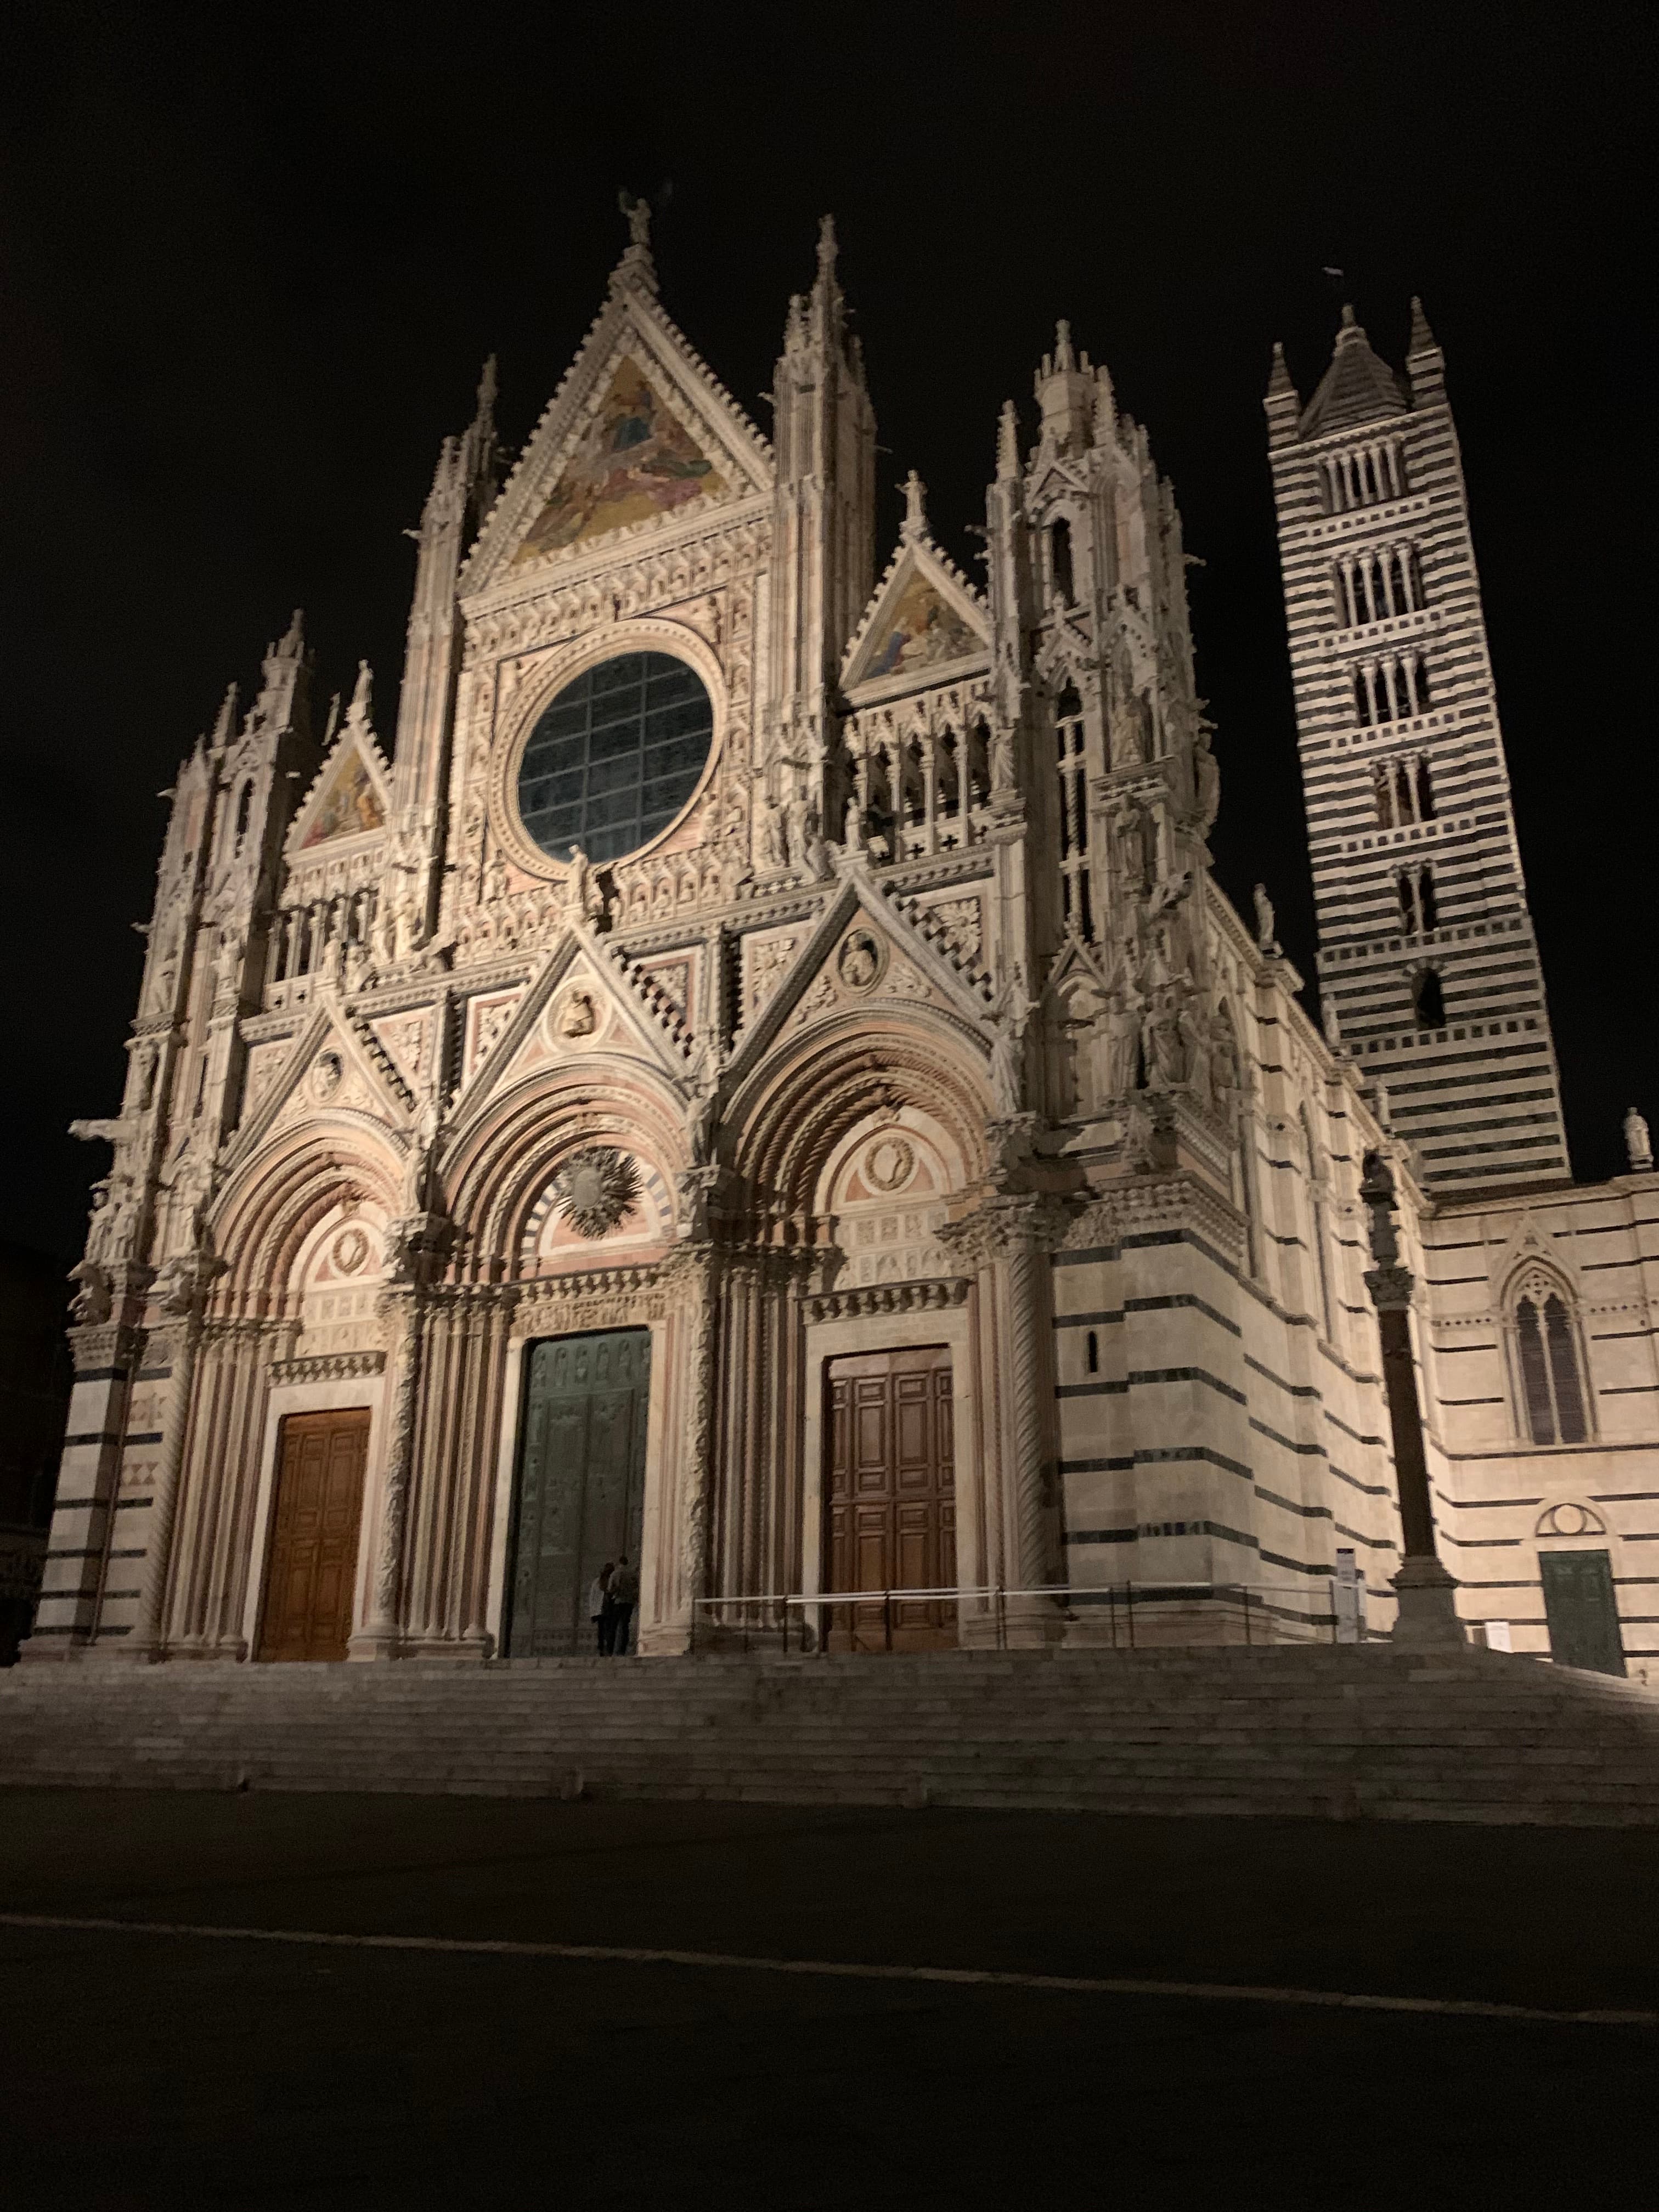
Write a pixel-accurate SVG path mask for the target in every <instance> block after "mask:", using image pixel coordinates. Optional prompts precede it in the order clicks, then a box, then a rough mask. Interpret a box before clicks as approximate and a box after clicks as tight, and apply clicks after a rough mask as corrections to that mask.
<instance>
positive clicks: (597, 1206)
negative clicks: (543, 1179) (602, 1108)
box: [553, 1145, 640, 1237]
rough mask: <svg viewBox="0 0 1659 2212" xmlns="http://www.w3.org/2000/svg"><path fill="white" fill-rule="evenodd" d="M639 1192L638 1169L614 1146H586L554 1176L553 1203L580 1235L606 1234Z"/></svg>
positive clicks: (571, 1157)
mask: <svg viewBox="0 0 1659 2212" xmlns="http://www.w3.org/2000/svg"><path fill="white" fill-rule="evenodd" d="M639 1194H640V1171H639V1169H638V1168H637V1167H636V1166H635V1163H634V1162H633V1161H632V1160H631V1159H630V1158H629V1156H628V1154H627V1153H626V1152H618V1151H617V1148H616V1146H614V1145H585V1146H583V1147H582V1149H581V1150H580V1152H572V1153H571V1155H570V1157H569V1158H568V1159H567V1160H566V1162H565V1163H564V1165H563V1166H562V1168H561V1169H560V1170H559V1171H558V1173H557V1175H556V1176H554V1178H553V1203H554V1205H555V1206H556V1209H557V1211H558V1212H559V1213H560V1215H561V1216H562V1218H564V1219H565V1220H566V1221H568V1223H569V1224H570V1226H571V1227H572V1228H573V1229H574V1231H575V1232H576V1234H577V1235H578V1236H579V1237H608V1236H609V1235H610V1234H611V1231H612V1230H613V1229H614V1228H615V1227H616V1225H617V1223H618V1222H619V1221H620V1220H621V1219H622V1218H623V1215H624V1214H625V1213H631V1212H633V1210H634V1204H635V1200H636V1199H637V1198H638V1197H639Z"/></svg>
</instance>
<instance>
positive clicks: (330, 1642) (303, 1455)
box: [255, 1406, 369, 1659]
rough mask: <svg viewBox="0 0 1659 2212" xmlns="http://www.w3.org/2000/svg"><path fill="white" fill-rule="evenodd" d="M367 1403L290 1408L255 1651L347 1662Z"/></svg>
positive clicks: (268, 1656)
mask: <svg viewBox="0 0 1659 2212" xmlns="http://www.w3.org/2000/svg"><path fill="white" fill-rule="evenodd" d="M368 1420H369V1409H368V1407H367V1406H353V1407H349V1408H348V1409H347V1410H346V1411H345V1412H344V1413H290V1414H289V1417H288V1419H286V1420H285V1421H284V1422H283V1426H282V1433H281V1436H280V1438H279V1440H278V1445H277V1460H276V1498H275V1499H274V1501H273V1503H272V1506H271V1538H270V1572H269V1573H268V1574H267V1576H266V1577H265V1603H264V1618H263V1620H262V1622H261V1625H260V1631H259V1643H258V1650H257V1652H256V1654H255V1656H256V1657H258V1658H260V1659H343V1658H344V1657H345V1656H346V1644H347V1641H348V1639H349V1637H350V1634H351V1607H352V1598H353V1594H354V1592H355V1590H356V1583H357V1539H358V1534H359V1532H360V1530H361V1528H362V1518H363V1470H364V1468H366V1467H367V1465H368Z"/></svg>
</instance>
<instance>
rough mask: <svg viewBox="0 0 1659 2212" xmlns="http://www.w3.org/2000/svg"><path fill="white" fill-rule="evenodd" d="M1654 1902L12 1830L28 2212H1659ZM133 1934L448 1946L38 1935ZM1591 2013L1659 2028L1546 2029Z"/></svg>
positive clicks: (1024, 1830)
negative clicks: (604, 2211) (543, 2210)
mask: <svg viewBox="0 0 1659 2212" xmlns="http://www.w3.org/2000/svg"><path fill="white" fill-rule="evenodd" d="M1656 1876H1659V1832H1655V1831H1652V1830H1624V1831H1605V1830H1603V1831H1596V1830H1577V1831H1572V1832H1566V1831H1560V1830H1542V1829H1522V1828H1502V1829H1492V1828H1477V1827H1473V1826H1459V1827H1446V1826H1434V1827H1426V1826H1422V1827H1420V1826H1401V1825H1386V1826H1385V1825H1380V1824H1370V1823H1363V1822H1362V1823H1353V1824H1347V1825H1336V1824H1328V1823H1316V1822H1290V1821H1269V1820H1252V1821H1236V1822H1235V1821H1225V1820H1217V1821H1205V1820H1187V1821H1158V1820H1108V1819H1103V1818H1100V1817H1097V1816H1092V1815H1087V1814H1013V1813H1004V1812H994V1813H993V1812H971V1811H959V1812H949V1811H919V1812H898V1811H892V1810H883V1811H857V1810H847V1809H838V1810H820V1809H816V1808H814V1809H810V1810H809V1809H803V1808H787V1807H750V1806H745V1807H735V1806H714V1805H696V1806H686V1805H666V1804H654V1805H653V1804H616V1803H568V1804H565V1803H556V1802H555V1803H549V1802H511V1803H502V1802H489V1801H483V1800H478V1799H471V1800H462V1799H453V1798H451V1799H446V1798H393V1797H386V1796H379V1797H349V1796H275V1795H262V1794H258V1793H255V1794H244V1795H234V1794H226V1795H223V1796H205V1795H193V1794H185V1793H179V1794H166V1793H159V1792H158V1793H154V1794H150V1793H143V1792H123V1793H116V1792H109V1793H101V1792H79V1793H70V1792H63V1793H59V1792H54V1791H14V1792H10V1793H7V1794H6V1795H5V1796H3V1797H0V1911H3V1912H4V1913H6V1914H8V1915H11V1916H15V1917H13V1918H11V1919H9V1920H8V1921H7V1922H6V1923H5V1924H3V1925H0V1976H3V2015H0V2016H3V2018H4V2020H5V2022H6V2045H7V2049H6V2055H5V2067H4V2072H5V2086H4V2096H3V2102H4V2109H5V2112H6V2115H7V2128H6V2149H5V2153H4V2158H5V2164H6V2170H7V2187H8V2192H9V2194H12V2193H15V2201H16V2202H18V2203H25V2202H27V2203H30V2204H32V2205H34V2206H63V2207H65V2208H71V2207H72V2208H75V2212H103V2208H121V2212H127V2208H133V2212H137V2208H143V2212H149V2208H151V2207H163V2206H165V2207H169V2208H170V2207H174V2206H179V2207H182V2206H195V2205H215V2206H229V2207H235V2208H239V2209H240V2208H243V2207H248V2208H267V2207H268V2208H272V2212H275V2208H284V2209H285V2208H289V2207H294V2208H300V2207H303V2208H306V2212H331V2209H332V2208H334V2207H341V2208H344V2207H347V2206H350V2207H353V2208H358V2212H361V2209H362V2208H374V2207H378V2206H381V2205H386V2206H392V2205H397V2206H400V2207H409V2206H426V2205H453V2206H457V2207H465V2206H473V2205H482V2204H485V2203H490V2202H492V2201H494V2200H495V2199H496V2198H498V2197H500V2196H501V2194H502V2193H503V2192H506V2191H512V2192H513V2197H514V2198H515V2199H516V2200H517V2201H519V2202H521V2203H533V2204H535V2205H537V2206H542V2205H548V2206H555V2205H557V2206H563V2205H567V2204H568V2205H571V2206H584V2205H589V2204H592V2205H601V2204H610V2203H617V2204H622V2203H629V2202H633V2201H636V2200H637V2198H638V2197H639V2195H640V2192H641V2191H645V2190H647V2189H649V2190H652V2191H655V2192H657V2194H658V2197H659V2201H663V2202H666V2203H672V2204H675V2205H677V2206H680V2205H684V2206H693V2205H696V2206H701V2205H705V2204H707V2205H714V2204H728V2203H746V2204H751V2205H764V2206H781V2205H787V2206H803V2207H806V2206H814V2207H816V2206H820V2205H821V2206H824V2207H843V2206H847V2205H849V2204H853V2203H859V2204H869V2203H878V2204H884V2203H900V2202H906V2203H921V2204H934V2203H941V2204H942V2203H951V2202H956V2203H993V2202H995V2203H1014V2204H1022V2203H1033V2202H1036V2201H1037V2200H1039V2199H1041V2198H1047V2197H1051V2196H1053V2195H1054V2194H1056V2193H1057V2192H1064V2193H1066V2194H1067V2195H1068V2196H1069V2197H1071V2201H1073V2202H1077V2203H1090V2204H1092V2203H1104V2202H1106V2201H1108V2200H1109V2198H1110V2197H1112V2196H1113V2195H1114V2194H1115V2191H1117V2189H1118V2188H1119V2187H1120V2186H1121V2185H1126V2184H1127V2183H1130V2182H1133V2184H1135V2185H1137V2186H1147V2185H1158V2186H1160V2187H1161V2189H1162V2190H1163V2191H1164V2192H1166V2193H1165V2196H1164V2201H1165V2202H1168V2203H1173V2204H1176V2205H1180V2204H1186V2203H1212V2202H1218V2201H1223V2200H1224V2199H1225V2200H1227V2201H1232V2202H1250V2201H1254V2200H1255V2198H1257V2197H1260V2196H1261V2195H1262V2194H1263V2193H1264V2192H1265V2191H1267V2190H1268V2189H1271V2190H1272V2191H1273V2193H1274V2196H1275V2197H1276V2199H1277V2200H1278V2201H1279V2202H1281V2203H1291V2204H1297V2203H1314V2202H1325V2203H1334V2204H1341V2205H1370V2204H1372V2203H1376V2204H1378V2205H1381V2204H1383V2203H1389V2204H1390V2205H1393V2204H1397V2203H1399V2202H1400V2201H1401V2194H1402V2192H1403V2193H1405V2194H1407V2195H1409V2196H1410V2197H1413V2198H1416V2199H1418V2200H1419V2201H1427V2202H1431V2203H1440V2202H1444V2203H1453V2202H1456V2203H1462V2204H1487V2203H1493V2204H1496V2203H1505V2204H1510V2205H1516V2204H1527V2203H1542V2202H1545V2201H1547V2200H1548V2199H1550V2198H1552V2197H1555V2196H1557V2195H1559V2191H1561V2190H1563V2189H1569V2188H1570V2189H1571V2191H1573V2193H1574V2195H1575V2196H1576V2197H1577V2199H1578V2201H1581V2202H1591V2201H1595V2199H1596V2197H1597V2194H1598V2191H1599V2190H1600V2189H1601V2187H1602V2186H1604V2185H1608V2184H1611V2183H1612V2182H1613V2180H1614V2179H1615V2178H1617V2179H1619V2180H1620V2184H1621V2185H1622V2186H1624V2187H1626V2188H1627V2187H1629V2186H1630V2185H1631V2183H1632V2179H1634V2177H1635V2175H1636V2174H1637V2173H1638V2172H1641V2171H1642V2170H1644V2168H1645V2169H1646V2170H1647V2171H1648V2172H1649V2174H1650V2179H1652V2178H1653V2174H1654V2172H1655V2170H1656V2161H1655V2154H1654V2148H1653V2138H1652V2130H1651V2111H1652V2103H1653V2092H1654V2086H1655V2081H1656V2075H1659V2022H1656V2015H1659V1940H1656V1939H1659V1880H1656ZM22 1916H35V1917H36V1923H37V1924H23V1923H22V1918H21V1917H22ZM100 1920H102V1921H108V1920H119V1921H122V1922H126V1923H145V1924H146V1926H147V1927H148V1928H149V1929H160V1928H163V1927H165V1928H168V1929H173V1930H195V1931H200V1930H203V1929H227V1928H234V1929H248V1930H281V1931H288V1932H289V1933H293V1934H301V1935H306V1936H345V1937H351V1938H374V1937H384V1936H403V1937H415V1938H422V1939H437V1940H439V1941H447V1942H450V1943H453V1944H454V1945H456V1946H457V1947H458V1948H407V1949H405V1948H380V1947H379V1946H377V1945H376V1944H374V1943H373V1942H332V1943H327V1942H314V1941H307V1942H266V1941H260V1940H258V1937H257V1936H252V1935H250V1936H243V1937H238V1938H234V1939H226V1938H223V1937H219V1936H210V1935H204V1934H202V1933H200V1932H194V1933H185V1932H173V1933H160V1932H146V1933H133V1934H127V1933H125V1932H121V1931H119V1930H116V1929H109V1928H98V1927H75V1926H66V1925H61V1924H58V1925H50V1924H39V1923H52V1922H56V1923H64V1922H75V1921H82V1922H84V1921H100ZM492 1942H495V1943H502V1944H506V1945H519V1946H522V1947H525V1948H521V1949H519V1950H513V1949H505V1950H501V1951H490V1950H489V1949H486V1948H459V1947H465V1946H475V1947H482V1946H483V1945H486V1944H489V1943H492ZM538 1945H541V1946H569V1947H592V1948H594V1949H595V1950H596V1951H598V1952H599V1953H600V1954H615V1953H617V1951H620V1950H636V1951H647V1952H649V1951H658V1952H660V1951H675V1952H680V1953H688V1952H689V1953H694V1954H701V1955H702V1959H703V1960H705V1961H707V1960H708V1958H709V1955H710V1954H715V1955H717V1956H718V1957H720V1958H721V1959H732V1958H734V1957H737V1958H744V1959H754V1960H767V1961H771V1962H775V1964H776V1965H785V1966H794V1967H799V1966H809V1967H819V1966H836V1965H854V1966H870V1967H877V1968H880V1967H900V1968H944V1969H963V1970H979V1971H983V1972H987V1973H988V1974H994V1975H1000V1976H1002V1977H1006V1978H1005V1979H1001V1980H986V1981H979V1982H975V1981H969V1980H962V1981H952V1980H927V1979H919V1978H909V1977H908V1976H905V1975H899V1976H889V1975H864V1974H846V1975H842V1974H828V1973H824V1972H816V1971H814V1972H799V1971H790V1972H783V1971H776V1970H769V1971H762V1970H759V1969H757V1968H753V1967H745V1966H736V1965H730V1964H712V1963H701V1964H684V1963H663V1962H660V1961H655V1962H650V1961H639V1960H629V1959H623V1958H619V1957H617V1956H615V1955H599V1956H596V1957H587V1958H572V1957H568V1956H560V1955H556V1954H550V1953H549V1952H546V1951H541V1952H538V1951H536V1950H534V1949H533V1948H530V1947H533V1946H538ZM1044 1977H1048V1978H1067V1979H1069V1980H1072V1981H1073V1982H1082V1983H1085V1984H1088V1983H1090V1982H1093V1983H1096V1984H1098V1983H1101V1982H1106V1983H1120V1984H1121V1983H1122V1982H1124V1981H1144V1982H1147V1983H1152V1984H1162V1985H1165V1986H1166V1987H1167V1986H1168V1985H1170V1984H1181V1985H1196V1986H1198V1987H1200V1988H1203V1989H1208V1990H1213V1989H1215V1988H1217V1987H1218V1986H1226V1987H1230V1988H1234V1989H1237V1990H1241V1991H1243V1992H1248V1993H1249V1994H1242V1995H1239V1996H1232V1997H1222V1996H1210V1995H1193V1996H1171V1995H1158V1994H1152V1995H1145V1994H1135V1995H1128V1994H1123V1993H1121V1991H1119V1990H1103V1989H1101V1988H1099V1987H1087V1986H1085V1987H1081V1988H1076V1987H1074V1988H1071V1989H1059V1988H1054V1987H1052V1986H1045V1985H1043V1983H1042V1978H1044ZM1284 1990H1303V1991H1306V1992H1316V1993H1323V1994H1325V1995H1333V1994H1346V1995H1350V1996H1370V1997H1382V1998H1400V1999H1406V2000H1412V2001H1415V2002H1414V2004H1413V2008H1410V2009H1404V2010H1400V2011H1393V2010H1387V2009H1379V2008H1339V2007H1334V2006H1332V2005H1329V2004H1322V2003H1315V2002H1285V2001H1282V2000H1281V1999H1280V1998H1279V1997H1276V1996H1274V1995H1273V1992H1276V1991H1284ZM1441 2002H1453V2003H1456V2002H1468V2003H1471V2004H1472V2005H1474V2006H1475V2007H1485V2008H1491V2009H1485V2010H1482V2009H1475V2010H1471V2011H1469V2012H1467V2013H1460V2012H1456V2011H1443V2010H1437V2009H1434V2007H1435V2006H1436V2005H1437V2003H1441ZM1504 2007H1515V2008H1520V2010H1519V2011H1518V2013H1517V2015H1516V2016H1505V2015H1504V2014H1503V2013H1502V2012H1501V2011H1500V2010H1499V2009H1498V2008H1504ZM1586 2011H1592V2012H1605V2011H1617V2012H1623V2013H1631V2014H1635V2015H1643V2014H1646V2015H1648V2022H1647V2023H1646V2024H1644V2022H1643V2021H1642V2020H1641V2019H1640V2018H1639V2017H1638V2018H1637V2019H1635V2020H1632V2021H1623V2022H1604V2021H1583V2020H1582V2019H1572V2018H1567V2017H1563V2018H1560V2019H1556V2018H1553V2017H1550V2018H1540V2017H1537V2016H1535V2015H1539V2014H1545V2015H1574V2014H1582V2013H1583V2012H1586Z"/></svg>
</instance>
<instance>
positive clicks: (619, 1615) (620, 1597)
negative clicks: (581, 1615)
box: [601, 1552, 640, 1659]
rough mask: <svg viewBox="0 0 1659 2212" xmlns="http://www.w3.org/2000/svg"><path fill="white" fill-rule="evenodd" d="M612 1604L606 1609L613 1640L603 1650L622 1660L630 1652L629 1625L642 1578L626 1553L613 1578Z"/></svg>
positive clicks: (620, 1560)
mask: <svg viewBox="0 0 1659 2212" xmlns="http://www.w3.org/2000/svg"><path fill="white" fill-rule="evenodd" d="M608 1595H609V1600H610V1602H609V1604H608V1606H607V1607H606V1610H607V1612H608V1613H609V1614H610V1619H611V1640H610V1642H609V1643H608V1644H605V1645H603V1646H602V1647H601V1648H602V1649H603V1650H607V1651H609V1652H611V1654H612V1655H613V1656H615V1657H617V1658H618V1659H620V1658H623V1657H625V1656H626V1655H627V1651H628V1624H629V1621H630V1620H632V1619H633V1617H634V1607H635V1604H636V1603H637V1602H638V1600H639V1595H640V1578H639V1576H638V1574H637V1573H636V1571H635V1568H634V1566H633V1564H632V1562H631V1561H630V1560H629V1556H628V1554H627V1553H626V1552H624V1553H623V1555H622V1557H621V1559H618V1560H617V1571H616V1572H615V1573H614V1574H613V1575H612V1576H611V1585H610V1590H609V1593H608Z"/></svg>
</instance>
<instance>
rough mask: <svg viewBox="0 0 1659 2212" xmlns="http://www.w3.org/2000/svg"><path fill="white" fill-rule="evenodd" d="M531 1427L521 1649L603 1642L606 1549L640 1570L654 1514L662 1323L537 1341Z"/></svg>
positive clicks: (544, 1652)
mask: <svg viewBox="0 0 1659 2212" xmlns="http://www.w3.org/2000/svg"><path fill="white" fill-rule="evenodd" d="M528 1364H529V1372H528V1374H527V1375H526V1378H525V1405H524V1419H523V1422H522V1424H521V1426H520V1445H519V1485H518V1505H517V1512H516V1514H515V1516H514V1527H513V1573H512V1581H511V1593H510V1595H511V1602H510V1607H509V1612H508V1619H507V1634H506V1637H505V1638H504V1639H503V1640H504V1642H505V1644H506V1647H507V1656H508V1657H509V1658H513V1659H543V1658H548V1657H551V1656H556V1655H557V1654H560V1653H563V1652H569V1651H591V1650H593V1649H594V1638H593V1634H592V1627H591V1625H590V1623H589V1620H588V1617H587V1592H588V1588H589V1586H590V1584H591V1583H592V1580H593V1577H595V1576H596V1575H597V1574H598V1573H599V1570H600V1568H601V1567H603V1566H604V1565H605V1561H606V1560H607V1559H611V1560H615V1559H620V1558H621V1557H622V1555H623V1553H624V1552H626V1553H627V1554H628V1556H629V1559H631V1560H632V1562H633V1563H634V1565H635V1569H637V1568H638V1566H639V1561H640V1540H641V1529H642V1527H643V1524H644V1518H645V1429H646V1410H647V1399H648V1397H649V1395H650V1383H651V1332H650V1330H649V1329H645V1328H625V1329H618V1330H617V1331H615V1332H614V1333H612V1334H609V1335H605V1336H559V1337H554V1338H553V1339H551V1340H550V1341H549V1342H547V1343H544V1344H537V1345H532V1347H531V1351H530V1358H529V1363H528Z"/></svg>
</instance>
